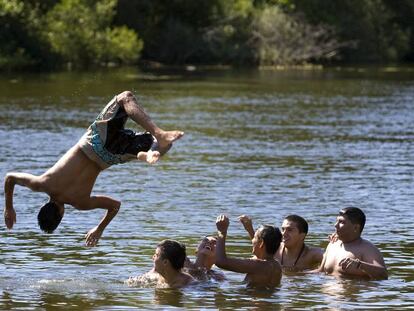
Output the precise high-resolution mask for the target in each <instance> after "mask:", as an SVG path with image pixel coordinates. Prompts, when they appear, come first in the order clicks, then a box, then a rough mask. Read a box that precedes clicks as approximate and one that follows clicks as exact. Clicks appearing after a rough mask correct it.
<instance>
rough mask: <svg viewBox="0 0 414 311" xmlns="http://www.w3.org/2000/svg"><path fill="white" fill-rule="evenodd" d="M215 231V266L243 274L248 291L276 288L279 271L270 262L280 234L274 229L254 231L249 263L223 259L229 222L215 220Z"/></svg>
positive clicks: (262, 228) (246, 260)
mask: <svg viewBox="0 0 414 311" xmlns="http://www.w3.org/2000/svg"><path fill="white" fill-rule="evenodd" d="M216 226H217V230H218V237H217V245H216V265H217V266H218V267H220V268H222V269H226V270H230V271H234V272H238V273H246V277H245V282H246V283H247V286H249V287H267V288H273V287H275V286H278V285H279V284H280V279H281V277H282V269H281V266H280V264H279V262H278V261H277V260H275V259H274V255H275V252H276V250H277V249H278V247H279V245H280V241H281V239H282V234H281V233H280V230H279V229H278V228H276V227H273V226H269V225H264V226H261V227H260V228H259V229H257V230H256V232H255V234H254V236H253V239H252V253H253V255H254V256H255V257H254V258H251V259H238V258H231V257H228V256H227V255H226V238H227V229H228V227H229V219H228V217H227V216H225V215H220V216H218V217H217V220H216Z"/></svg>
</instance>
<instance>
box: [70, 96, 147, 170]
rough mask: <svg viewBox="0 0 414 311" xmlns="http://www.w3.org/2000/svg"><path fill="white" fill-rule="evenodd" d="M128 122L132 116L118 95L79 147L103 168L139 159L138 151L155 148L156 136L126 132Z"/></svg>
mask: <svg viewBox="0 0 414 311" xmlns="http://www.w3.org/2000/svg"><path fill="white" fill-rule="evenodd" d="M127 120H128V115H127V113H126V111H125V109H124V107H123V106H122V105H120V104H119V103H118V101H117V100H116V96H115V97H114V98H113V99H112V100H111V101H110V102H109V103H108V104H107V105H106V106H105V108H104V109H103V110H102V111H101V113H100V114H99V115H98V116H97V117H96V119H95V121H94V122H93V123H92V124H91V125H90V126H89V128H88V130H87V131H86V133H85V134H84V135H83V136H82V138H81V139H80V140H79V142H78V145H79V147H80V148H81V150H82V151H83V152H84V153H85V154H86V155H87V156H88V158H90V159H91V160H92V161H94V162H96V163H97V164H98V165H99V167H101V168H102V169H106V168H108V167H110V166H111V165H114V164H119V163H124V162H128V161H131V160H134V159H137V154H138V152H140V151H148V150H149V149H150V148H151V145H152V143H153V142H154V137H153V136H152V135H151V134H150V133H149V132H144V133H136V132H134V131H132V130H128V129H125V128H124V126H125V123H126V121H127Z"/></svg>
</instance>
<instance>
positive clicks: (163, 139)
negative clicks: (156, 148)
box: [155, 130, 184, 148]
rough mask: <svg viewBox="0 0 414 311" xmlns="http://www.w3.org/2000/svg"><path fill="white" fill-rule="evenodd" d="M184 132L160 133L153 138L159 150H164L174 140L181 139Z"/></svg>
mask: <svg viewBox="0 0 414 311" xmlns="http://www.w3.org/2000/svg"><path fill="white" fill-rule="evenodd" d="M183 135H184V132H182V131H162V130H161V131H160V132H159V133H157V135H155V138H156V139H157V141H158V144H159V145H160V148H165V147H166V146H168V145H171V144H172V143H173V142H175V141H176V140H178V139H180V138H181V137H183Z"/></svg>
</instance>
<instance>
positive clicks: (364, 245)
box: [360, 238, 379, 252]
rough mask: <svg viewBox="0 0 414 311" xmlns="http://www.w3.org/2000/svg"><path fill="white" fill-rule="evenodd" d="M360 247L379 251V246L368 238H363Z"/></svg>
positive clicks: (365, 249) (364, 249)
mask: <svg viewBox="0 0 414 311" xmlns="http://www.w3.org/2000/svg"><path fill="white" fill-rule="evenodd" d="M360 247H361V249H362V250H363V251H364V252H366V251H371V252H379V249H378V247H376V246H375V245H374V244H373V243H372V242H371V241H368V240H366V239H363V238H361V244H360Z"/></svg>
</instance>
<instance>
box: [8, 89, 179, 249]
mask: <svg viewBox="0 0 414 311" xmlns="http://www.w3.org/2000/svg"><path fill="white" fill-rule="evenodd" d="M128 117H129V118H131V119H132V120H133V121H135V122H136V123H137V124H139V125H140V126H142V127H143V128H144V129H145V130H146V131H147V132H145V133H135V132H133V131H132V130H127V129H124V126H125V123H126V121H127V119H128ZM183 135H184V133H183V132H181V131H164V130H162V129H161V128H159V127H158V126H157V125H156V124H155V123H154V122H153V121H152V120H151V118H150V117H149V116H148V115H147V114H146V112H145V111H144V109H143V108H142V107H141V106H140V105H139V104H138V102H137V100H136V98H135V97H134V95H133V94H132V93H131V92H129V91H125V92H123V93H121V94H118V95H116V96H115V97H114V98H113V99H112V100H111V101H110V102H109V103H108V104H107V105H106V106H105V108H104V109H103V110H102V111H101V113H100V114H99V115H98V117H97V118H96V119H95V121H94V122H93V123H92V124H91V125H90V126H89V128H88V130H87V132H86V133H85V135H83V136H82V138H81V139H80V140H79V142H78V143H77V144H76V145H74V146H73V147H72V148H71V149H69V150H68V151H67V152H66V153H65V154H64V155H63V156H62V158H60V160H59V161H58V162H56V163H55V165H53V166H52V167H51V168H50V169H48V170H47V171H46V172H45V173H43V174H42V175H40V176H35V175H31V174H27V173H16V172H12V173H8V174H7V175H6V178H5V181H4V193H5V208H4V220H5V223H6V226H7V228H8V229H12V228H13V225H14V224H15V223H16V212H15V210H14V208H13V192H14V186H15V185H20V186H23V187H27V188H29V189H31V190H32V191H36V192H44V193H46V194H48V195H49V197H50V200H49V202H48V203H46V204H45V205H44V206H42V207H41V209H40V211H39V214H38V222H39V226H40V228H41V229H42V230H43V231H45V232H47V233H52V232H53V231H54V230H55V229H56V228H57V227H58V225H59V223H60V221H61V219H62V217H63V214H64V204H69V205H72V206H73V207H74V208H76V209H78V210H92V209H95V208H102V209H106V210H107V211H106V214H105V216H104V217H103V219H102V220H101V222H100V223H99V224H98V225H97V226H96V227H94V228H92V229H91V230H89V232H88V233H87V234H86V236H85V238H86V240H85V243H86V245H87V246H95V245H96V244H97V243H98V241H99V239H100V237H101V235H102V233H103V231H104V230H105V228H106V226H107V225H108V224H109V223H110V222H111V220H112V219H113V218H114V217H115V215H116V214H117V213H118V210H119V208H120V206H121V202H119V201H117V200H114V199H113V198H111V197H108V196H103V195H95V196H91V192H92V189H93V186H94V184H95V181H96V179H97V177H98V175H99V173H101V172H102V171H103V170H104V169H106V168H108V167H110V166H111V165H114V164H118V163H124V162H127V161H131V160H133V159H138V160H140V161H145V162H147V163H149V164H154V163H156V162H157V161H158V160H159V158H160V157H161V156H162V155H163V154H165V153H166V152H167V151H168V150H169V149H170V148H171V146H172V143H173V142H174V141H176V140H177V139H179V138H181V137H182V136H183Z"/></svg>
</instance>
